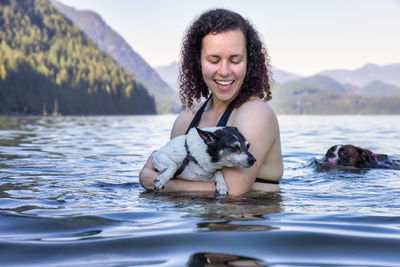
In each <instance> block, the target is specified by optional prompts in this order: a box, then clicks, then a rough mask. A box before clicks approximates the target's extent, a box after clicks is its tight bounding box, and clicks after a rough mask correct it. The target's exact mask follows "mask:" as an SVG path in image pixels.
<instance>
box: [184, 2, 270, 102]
mask: <svg viewBox="0 0 400 267" xmlns="http://www.w3.org/2000/svg"><path fill="white" fill-rule="evenodd" d="M238 29H239V30H241V31H242V32H243V34H244V36H245V39H246V50H247V72H246V76H245V78H244V81H243V85H242V88H241V89H240V92H239V95H238V96H237V98H236V105H235V107H238V106H240V105H241V104H243V103H244V102H246V101H247V99H248V98H249V97H250V96H258V97H259V98H263V99H264V100H266V101H268V100H270V99H271V98H272V97H271V88H270V81H271V79H270V64H269V57H268V54H267V51H266V49H265V48H264V46H263V44H262V42H261V40H260V38H259V36H258V33H257V31H256V30H255V29H254V27H253V26H252V25H251V24H250V22H249V21H248V20H246V19H244V18H243V17H242V16H241V15H239V14H238V13H236V12H233V11H230V10H227V9H213V10H209V11H206V12H205V13H203V14H202V15H201V16H200V17H199V18H198V19H197V20H196V21H194V23H193V24H192V25H191V26H190V27H189V29H188V30H187V32H186V36H185V38H184V39H183V45H182V51H181V53H182V55H181V56H182V59H181V68H180V71H179V81H180V91H179V94H180V99H181V102H182V107H183V108H184V109H185V108H191V107H192V106H193V101H194V99H196V100H197V102H199V101H200V99H201V97H205V98H207V97H208V96H209V95H210V91H209V89H208V87H207V85H206V83H205V82H204V80H203V76H202V72H201V65H200V56H201V49H202V41H203V38H204V37H205V36H206V35H207V34H209V33H212V34H217V33H221V32H227V31H231V30H238Z"/></svg>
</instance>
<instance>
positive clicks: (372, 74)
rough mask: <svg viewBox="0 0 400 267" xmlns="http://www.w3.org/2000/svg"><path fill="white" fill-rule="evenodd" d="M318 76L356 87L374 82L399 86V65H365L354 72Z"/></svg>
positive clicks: (335, 71)
mask: <svg viewBox="0 0 400 267" xmlns="http://www.w3.org/2000/svg"><path fill="white" fill-rule="evenodd" d="M319 74H320V75H324V76H329V77H331V78H332V79H335V80H336V81H338V82H341V83H349V84H353V85H356V86H366V85H368V84H369V83H371V82H374V81H380V82H384V83H388V84H393V85H396V86H400V64H399V63H397V64H390V65H385V66H378V65H376V64H366V65H365V66H363V67H361V68H359V69H355V70H340V69H337V70H326V71H323V72H320V73H319Z"/></svg>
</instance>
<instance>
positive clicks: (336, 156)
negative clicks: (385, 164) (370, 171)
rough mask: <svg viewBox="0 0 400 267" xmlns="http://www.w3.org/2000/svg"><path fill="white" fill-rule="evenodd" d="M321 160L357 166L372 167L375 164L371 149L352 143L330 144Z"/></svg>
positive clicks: (332, 163) (331, 163) (334, 163)
mask: <svg viewBox="0 0 400 267" xmlns="http://www.w3.org/2000/svg"><path fill="white" fill-rule="evenodd" d="M322 161H323V162H324V163H327V164H330V165H341V166H353V167H357V168H373V167H376V165H377V163H376V159H375V157H374V154H373V153H372V152H371V151H369V150H367V149H363V148H360V147H357V146H353V145H335V146H332V147H331V148H329V149H328V151H327V152H326V154H325V156H324V157H323V158H322Z"/></svg>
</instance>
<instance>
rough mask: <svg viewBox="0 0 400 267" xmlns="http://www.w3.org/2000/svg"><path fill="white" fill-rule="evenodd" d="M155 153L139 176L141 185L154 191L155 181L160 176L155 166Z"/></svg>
mask: <svg viewBox="0 0 400 267" xmlns="http://www.w3.org/2000/svg"><path fill="white" fill-rule="evenodd" d="M154 152H155V151H153V152H152V153H151V155H150V157H149V158H148V159H147V162H146V164H145V165H144V166H143V168H142V170H141V171H140V174H139V182H140V184H141V185H142V186H143V187H144V188H146V189H147V190H154V179H156V177H157V176H159V175H160V174H159V173H158V172H156V171H155V170H154V165H153V153H154Z"/></svg>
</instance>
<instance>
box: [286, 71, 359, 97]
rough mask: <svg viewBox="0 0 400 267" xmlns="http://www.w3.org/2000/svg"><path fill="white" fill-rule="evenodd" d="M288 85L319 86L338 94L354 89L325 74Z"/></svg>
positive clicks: (300, 86)
mask: <svg viewBox="0 0 400 267" xmlns="http://www.w3.org/2000/svg"><path fill="white" fill-rule="evenodd" d="M287 86H290V87H293V88H303V87H306V88H318V89H322V90H325V91H328V92H333V93H338V94H348V93H351V91H352V89H349V88H348V87H346V86H345V85H343V84H341V83H339V82H337V81H335V80H333V79H331V78H329V77H328V76H323V75H314V76H311V77H306V78H301V79H298V80H295V81H291V82H288V83H287Z"/></svg>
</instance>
